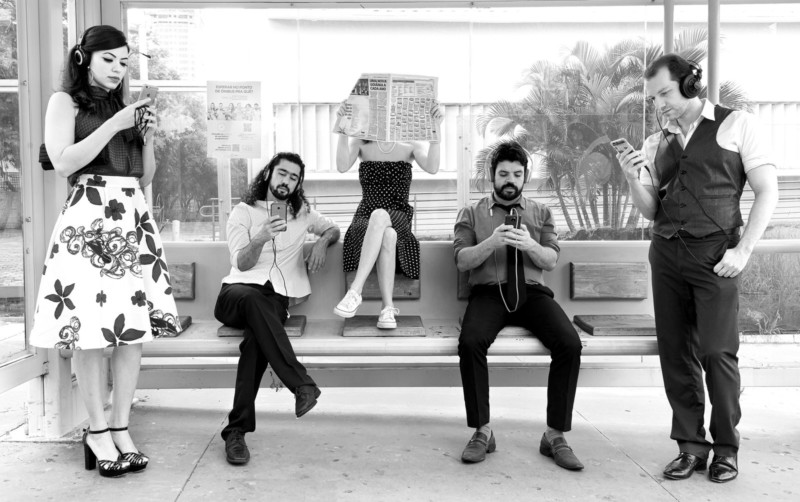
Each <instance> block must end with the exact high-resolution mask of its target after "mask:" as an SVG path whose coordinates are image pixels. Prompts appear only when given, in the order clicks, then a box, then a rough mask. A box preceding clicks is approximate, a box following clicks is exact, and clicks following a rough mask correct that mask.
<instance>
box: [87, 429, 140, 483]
mask: <svg viewBox="0 0 800 502" xmlns="http://www.w3.org/2000/svg"><path fill="white" fill-rule="evenodd" d="M104 432H108V428H105V429H103V430H101V431H90V430H89V429H86V430H84V431H83V464H84V467H85V468H86V470H87V471H91V470H92V469H94V468H95V467H97V470H98V471H99V472H100V475H101V476H103V477H105V478H116V477H117V476H122V475H123V474H125V473H126V472H128V471H129V470H130V469H131V464H130V462H128V461H127V460H124V459H122V457H121V456H120V457H119V458H117V460H100V459H99V458H97V455H95V453H94V451H93V450H92V447H91V446H89V443H88V442H87V441H86V438H87V437H88V436H89V434H103V433H104Z"/></svg>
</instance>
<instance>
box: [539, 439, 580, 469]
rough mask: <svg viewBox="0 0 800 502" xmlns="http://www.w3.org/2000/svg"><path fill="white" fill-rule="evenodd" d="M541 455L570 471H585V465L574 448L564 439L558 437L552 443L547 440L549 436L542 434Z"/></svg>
mask: <svg viewBox="0 0 800 502" xmlns="http://www.w3.org/2000/svg"><path fill="white" fill-rule="evenodd" d="M539 453H541V454H542V455H544V456H545V457H552V458H553V460H555V461H556V465H558V466H559V467H563V468H564V469H569V470H570V471H580V470H581V469H583V464H582V463H581V461H580V460H578V457H576V456H575V453H573V451H572V448H570V447H569V445H568V444H567V440H566V439H564V438H563V437H557V438H555V439H554V440H553V442H552V443H551V442H550V441H548V440H547V435H546V434H542V440H541V441H540V442H539Z"/></svg>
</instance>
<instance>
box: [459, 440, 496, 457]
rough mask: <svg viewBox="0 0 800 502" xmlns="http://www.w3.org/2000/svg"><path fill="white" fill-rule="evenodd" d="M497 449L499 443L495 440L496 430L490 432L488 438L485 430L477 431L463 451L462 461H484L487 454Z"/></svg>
mask: <svg viewBox="0 0 800 502" xmlns="http://www.w3.org/2000/svg"><path fill="white" fill-rule="evenodd" d="M496 449H497V443H495V442H494V432H490V433H489V437H488V438H487V437H486V434H484V433H483V432H476V433H475V434H473V435H472V439H470V440H469V443H467V447H466V448H464V452H463V453H461V461H462V462H464V463H466V464H474V463H477V462H483V461H484V460H485V459H486V454H487V453H492V452H493V451H495V450H496Z"/></svg>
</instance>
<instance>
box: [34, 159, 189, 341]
mask: <svg viewBox="0 0 800 502" xmlns="http://www.w3.org/2000/svg"><path fill="white" fill-rule="evenodd" d="M179 332H180V325H179V323H178V321H177V311H176V308H175V300H174V299H173V297H172V287H171V285H170V277H169V271H168V270H167V263H166V260H165V257H164V248H163V246H162V244H161V237H160V236H159V234H158V228H157V226H156V223H155V221H153V220H152V218H151V216H150V211H149V209H148V207H147V203H146V202H145V198H144V193H143V191H142V189H141V188H140V187H139V182H138V180H137V179H136V178H132V177H123V176H98V175H82V176H80V177H79V178H78V180H77V182H76V184H75V186H74V187H73V188H72V191H71V192H70V194H69V197H67V202H66V204H65V205H64V208H63V209H62V211H61V214H60V216H59V217H58V221H56V226H55V229H54V230H53V235H52V237H51V238H50V246H49V247H48V251H47V256H46V257H45V262H44V271H43V273H42V281H41V283H40V285H39V296H38V299H37V302H36V314H35V316H34V322H33V329H32V331H31V336H30V343H31V345H34V346H36V347H45V348H56V349H73V350H80V349H84V350H85V349H100V348H104V347H116V346H120V345H126V344H131V343H143V342H148V341H151V340H152V339H153V337H158V336H175V335H177V334H178V333H179Z"/></svg>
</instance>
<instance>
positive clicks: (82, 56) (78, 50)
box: [74, 26, 92, 67]
mask: <svg viewBox="0 0 800 502" xmlns="http://www.w3.org/2000/svg"><path fill="white" fill-rule="evenodd" d="M91 29H92V27H91V26H90V27H89V28H86V30H85V31H84V32H83V33H81V36H80V37H79V38H78V43H77V44H76V45H75V54H74V57H75V64H77V65H78V66H79V67H81V66H83V64H84V63H87V64H88V63H89V58H88V56H87V55H86V52H84V50H83V39H84V37H86V34H87V33H89V30H91Z"/></svg>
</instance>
